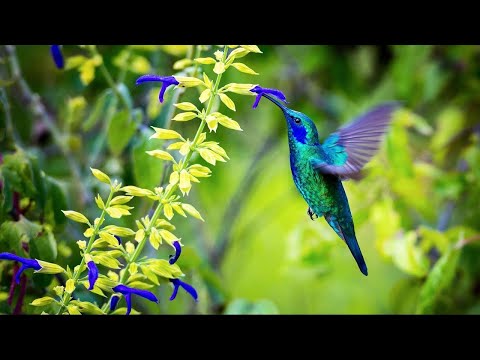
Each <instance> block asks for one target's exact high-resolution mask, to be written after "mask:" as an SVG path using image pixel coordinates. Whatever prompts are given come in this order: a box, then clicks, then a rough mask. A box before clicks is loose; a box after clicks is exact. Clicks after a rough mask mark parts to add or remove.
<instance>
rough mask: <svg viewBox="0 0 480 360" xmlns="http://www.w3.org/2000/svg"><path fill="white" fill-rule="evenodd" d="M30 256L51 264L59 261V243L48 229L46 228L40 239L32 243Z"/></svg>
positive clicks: (37, 238)
mask: <svg viewBox="0 0 480 360" xmlns="http://www.w3.org/2000/svg"><path fill="white" fill-rule="evenodd" d="M30 256H31V257H32V258H34V259H42V260H45V261H50V262H52V261H55V260H56V259H57V242H56V241H55V237H54V236H53V234H52V232H51V231H50V230H49V229H48V228H44V229H43V231H42V232H41V233H40V234H39V236H38V237H36V238H34V239H32V240H31V241H30Z"/></svg>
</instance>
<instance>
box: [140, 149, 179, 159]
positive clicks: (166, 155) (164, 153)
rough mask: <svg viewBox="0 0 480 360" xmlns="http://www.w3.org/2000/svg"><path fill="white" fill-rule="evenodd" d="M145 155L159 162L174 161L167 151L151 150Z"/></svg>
mask: <svg viewBox="0 0 480 360" xmlns="http://www.w3.org/2000/svg"><path fill="white" fill-rule="evenodd" d="M146 153H147V154H148V155H150V156H153V157H156V158H157V159H160V160H167V161H174V159H173V156H172V155H171V154H170V153H169V152H167V151H163V150H151V151H146Z"/></svg>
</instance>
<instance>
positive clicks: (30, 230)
mask: <svg viewBox="0 0 480 360" xmlns="http://www.w3.org/2000/svg"><path fill="white" fill-rule="evenodd" d="M41 230H42V227H41V226H40V225H38V224H36V223H34V222H31V221H29V220H27V219H26V218H25V217H23V216H20V220H19V221H5V222H3V223H2V224H1V225H0V250H1V251H8V252H10V251H14V252H15V253H16V254H19V255H20V254H23V253H24V250H23V248H22V242H25V243H27V244H28V243H29V242H30V241H31V240H32V239H34V238H36V237H37V235H38V233H39V232H40V231H41Z"/></svg>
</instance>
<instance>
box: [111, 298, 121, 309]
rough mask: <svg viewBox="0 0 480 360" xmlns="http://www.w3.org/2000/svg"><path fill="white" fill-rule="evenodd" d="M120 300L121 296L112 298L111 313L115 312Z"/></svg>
mask: <svg viewBox="0 0 480 360" xmlns="http://www.w3.org/2000/svg"><path fill="white" fill-rule="evenodd" d="M119 300H120V296H116V295H114V296H112V300H111V301H110V311H113V310H115V308H116V307H117V304H118V301H119Z"/></svg>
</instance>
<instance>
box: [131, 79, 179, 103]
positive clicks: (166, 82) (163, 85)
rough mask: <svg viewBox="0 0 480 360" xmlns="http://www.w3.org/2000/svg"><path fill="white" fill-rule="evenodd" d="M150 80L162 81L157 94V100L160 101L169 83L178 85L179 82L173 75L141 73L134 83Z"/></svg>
mask: <svg viewBox="0 0 480 360" xmlns="http://www.w3.org/2000/svg"><path fill="white" fill-rule="evenodd" d="M150 81H160V82H162V88H161V89H160V93H159V94H158V100H159V101H160V102H161V103H162V102H163V96H164V95H165V91H166V90H167V88H168V87H169V86H170V85H178V84H180V83H179V82H178V80H177V79H175V77H173V76H160V75H151V74H149V75H142V76H140V77H139V78H138V79H137V81H136V82H135V84H136V85H138V84H141V83H144V82H150Z"/></svg>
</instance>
